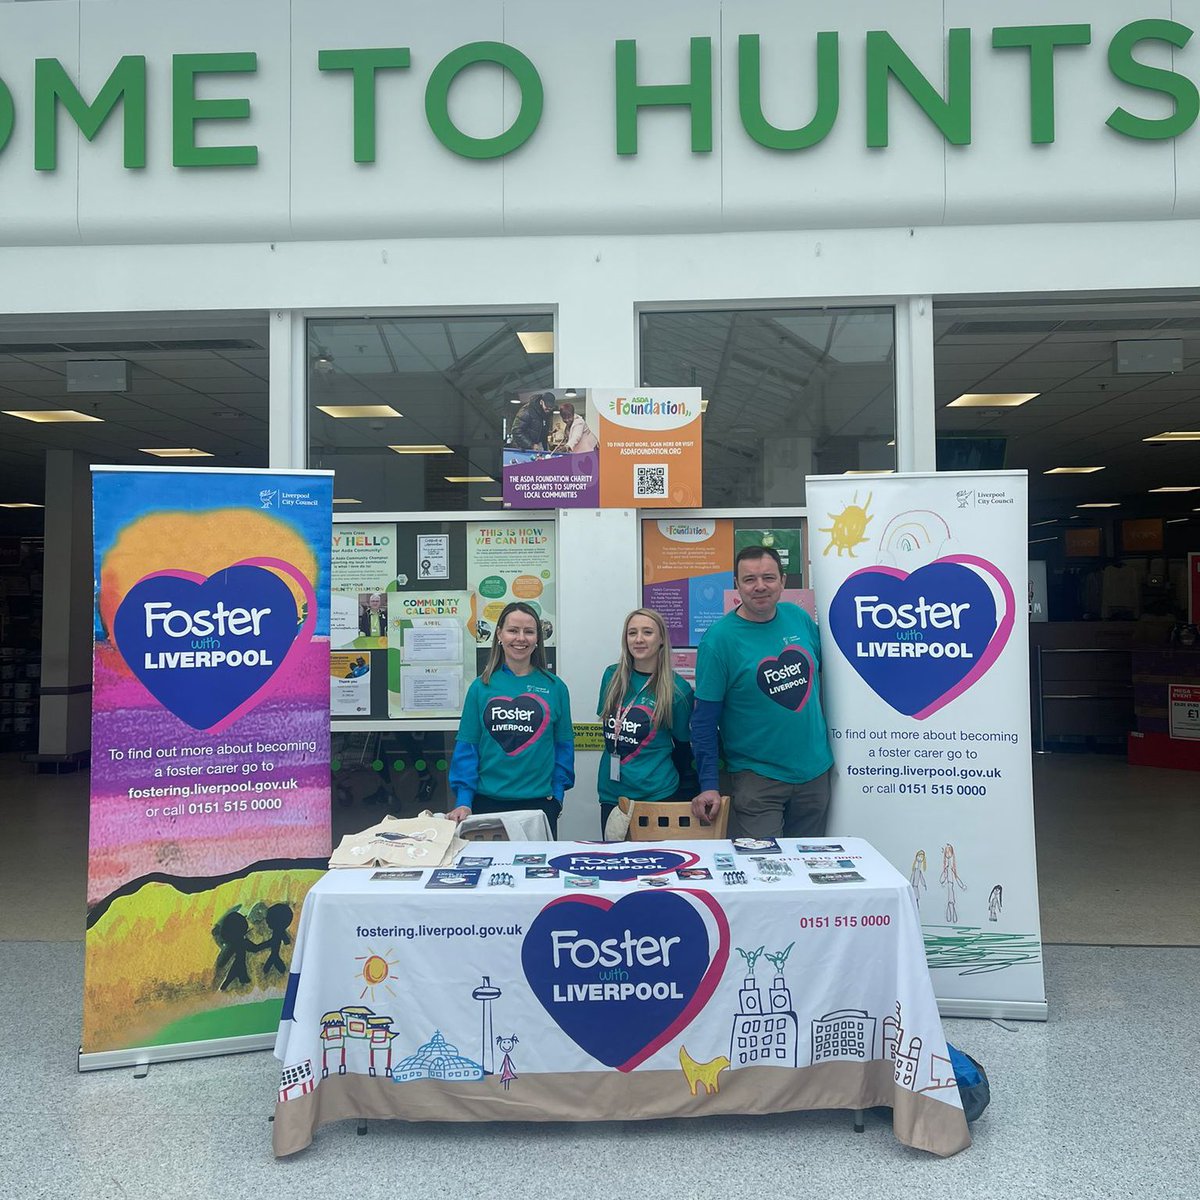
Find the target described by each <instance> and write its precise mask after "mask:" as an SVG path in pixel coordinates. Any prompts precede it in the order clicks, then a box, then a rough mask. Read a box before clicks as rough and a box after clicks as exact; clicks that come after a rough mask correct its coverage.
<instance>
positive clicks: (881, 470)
mask: <svg viewBox="0 0 1200 1200" xmlns="http://www.w3.org/2000/svg"><path fill="white" fill-rule="evenodd" d="M895 473H896V472H895V471H894V470H893V469H892V468H891V467H881V468H879V469H878V470H870V471H843V472H842V474H843V475H894V474H895Z"/></svg>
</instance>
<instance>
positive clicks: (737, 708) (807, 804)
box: [692, 546, 833, 838]
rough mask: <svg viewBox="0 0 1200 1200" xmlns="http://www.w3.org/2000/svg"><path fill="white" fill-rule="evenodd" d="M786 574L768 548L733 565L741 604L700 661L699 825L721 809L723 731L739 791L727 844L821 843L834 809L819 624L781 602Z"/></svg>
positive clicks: (695, 725)
mask: <svg viewBox="0 0 1200 1200" xmlns="http://www.w3.org/2000/svg"><path fill="white" fill-rule="evenodd" d="M783 581H784V576H783V567H782V565H781V563H780V561H779V555H778V554H777V553H776V551H774V550H773V549H771V548H770V547H766V546H747V547H746V548H745V549H744V550H742V551H740V552H739V554H738V556H737V561H736V562H735V563H734V583H735V585H736V587H737V590H738V596H739V597H740V599H741V604H740V605H739V607H738V608H736V609H734V611H733V612H731V613H726V615H725V616H724V617H722V618H721V620H719V621H718V622H717V623H716V624H715V625H713V626H712V627H711V628H710V629H709V630H708V632H707V633H705V635H704V637H703V638H702V639H701V642H700V650H699V654H698V656H697V659H696V708H695V711H694V713H693V715H692V746H693V749H694V750H695V754H696V768H697V771H698V773H699V775H700V787H701V789H702V790H701V792H700V794H699V795H698V796H697V797H696V798H695V800H693V801H692V811H693V812H694V813H695V814H696V815H697V816H698V817H704V818H706V819H707V818H711V817H712V816H713V815H714V814H715V813H716V811H717V808H718V807H719V805H720V799H721V797H720V791H719V790H718V788H719V783H718V764H717V758H718V755H717V730H718V728H719V729H720V734H721V742H722V745H723V747H724V751H725V759H726V762H727V764H728V767H729V771H730V775H731V777H732V781H733V809H732V812H731V814H730V822H729V835H730V837H756V838H761V837H778V836H780V835H781V834H782V835H784V836H787V837H820V836H822V835H823V834H824V832H825V818H826V814H827V812H828V809H829V769H830V767H832V766H833V755H832V754H831V753H830V752H829V735H828V732H827V730H826V728H825V715H824V713H823V712H822V711H821V685H820V667H821V646H820V640H819V637H818V634H817V626H816V622H815V621H813V619H812V618H811V617H810V616H809V615H808V613H806V612H805V611H804V610H803V609H802V608H799V607H797V606H796V605H795V604H789V603H787V602H786V601H781V599H780V597H781V596H782V594H783Z"/></svg>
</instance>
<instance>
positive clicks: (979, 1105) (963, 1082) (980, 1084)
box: [946, 1042, 992, 1125]
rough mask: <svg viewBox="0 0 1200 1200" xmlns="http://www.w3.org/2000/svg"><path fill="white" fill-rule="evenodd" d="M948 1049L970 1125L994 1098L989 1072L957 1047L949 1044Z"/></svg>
mask: <svg viewBox="0 0 1200 1200" xmlns="http://www.w3.org/2000/svg"><path fill="white" fill-rule="evenodd" d="M946 1049H947V1050H948V1051H949V1052H950V1063H951V1065H952V1066H953V1067H954V1078H955V1081H956V1082H957V1083H958V1094H959V1097H960V1098H961V1099H962V1106H963V1115H964V1116H965V1117H966V1118H967V1124H968V1125H969V1124H970V1123H971V1122H972V1121H974V1120H976V1119H977V1118H978V1117H979V1115H980V1114H981V1113H982V1112H983V1110H984V1109H985V1108H987V1106H988V1102H989V1101H990V1100H991V1098H992V1089H991V1088H990V1087H989V1086H988V1077H987V1072H986V1071H985V1070H984V1069H983V1067H981V1066H980V1065H979V1063H977V1062H976V1061H975V1060H974V1059H973V1058H972V1057H971V1056H970V1055H969V1054H964V1053H963V1052H962V1051H961V1050H960V1049H959V1048H958V1047H957V1046H952V1045H950V1043H949V1042H947V1043H946Z"/></svg>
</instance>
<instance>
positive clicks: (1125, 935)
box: [0, 756, 1200, 1200]
mask: <svg viewBox="0 0 1200 1200" xmlns="http://www.w3.org/2000/svg"><path fill="white" fill-rule="evenodd" d="M1036 769H1037V780H1038V803H1037V807H1038V853H1039V874H1040V878H1041V892H1042V907H1043V933H1044V936H1045V939H1046V941H1047V942H1048V943H1051V944H1049V945H1048V946H1047V948H1046V956H1045V957H1046V984H1047V992H1048V999H1049V1004H1050V1013H1051V1017H1050V1020H1049V1022H1047V1023H1046V1024H1014V1025H1013V1026H1012V1027H1011V1028H1004V1027H1002V1026H1001V1025H1000V1024H997V1023H993V1022H986V1021H948V1022H947V1023H946V1030H947V1035H948V1036H949V1037H950V1039H951V1040H952V1041H954V1042H956V1043H957V1044H959V1045H961V1046H963V1047H964V1048H965V1049H968V1050H969V1051H970V1052H971V1053H972V1054H973V1055H974V1056H975V1057H976V1058H977V1059H979V1060H980V1061H981V1062H983V1063H984V1064H985V1066H986V1067H987V1068H988V1070H989V1073H990V1075H991V1080H992V1095H993V1100H992V1106H991V1108H990V1109H989V1110H988V1112H987V1114H986V1115H985V1116H984V1118H983V1119H982V1120H981V1121H980V1122H979V1123H978V1124H977V1125H976V1126H975V1130H974V1132H975V1144H974V1146H973V1147H972V1148H971V1149H970V1150H969V1151H968V1152H967V1153H965V1154H962V1155H959V1156H958V1157H957V1158H954V1159H950V1160H946V1161H942V1160H938V1159H934V1158H931V1157H929V1156H927V1155H924V1154H921V1153H919V1152H917V1151H911V1150H908V1149H905V1148H904V1147H902V1146H900V1145H899V1144H898V1143H896V1142H895V1140H894V1139H893V1138H892V1135H891V1133H890V1130H889V1128H888V1127H887V1125H886V1124H885V1123H884V1122H883V1121H882V1120H880V1119H878V1118H871V1119H870V1120H869V1123H868V1126H867V1131H866V1133H865V1134H864V1135H862V1136H855V1135H854V1134H853V1133H852V1132H851V1131H850V1124H849V1118H848V1116H845V1115H843V1114H836V1113H815V1114H799V1115H789V1116H777V1117H766V1118H746V1119H736V1120H722V1121H721V1122H720V1123H719V1124H718V1123H717V1122H715V1121H712V1120H694V1121H666V1122H649V1123H645V1124H639V1123H632V1122H631V1123H628V1124H625V1125H621V1126H613V1125H603V1126H602V1125H572V1124H557V1125H476V1126H441V1125H423V1126H402V1125H397V1124H387V1125H373V1126H372V1128H371V1132H370V1134H369V1135H368V1136H367V1137H365V1138H360V1137H357V1136H356V1134H355V1130H354V1126H353V1123H344V1124H342V1125H338V1126H334V1127H331V1128H328V1129H326V1130H324V1131H322V1132H321V1133H320V1134H319V1135H318V1138H317V1141H316V1142H315V1144H314V1146H313V1147H312V1148H311V1149H310V1150H308V1151H305V1152H304V1153H302V1154H300V1155H297V1156H296V1157H295V1158H293V1159H289V1160H285V1161H282V1162H276V1161H274V1160H273V1159H272V1158H271V1155H270V1130H269V1125H268V1117H269V1115H270V1112H271V1108H272V1102H273V1098H274V1091H275V1084H276V1080H277V1071H276V1064H275V1061H274V1059H272V1058H271V1057H270V1056H269V1055H268V1054H250V1055H242V1056H235V1057H227V1058H218V1059H207V1060H200V1061H193V1062H184V1063H170V1064H159V1065H156V1066H154V1067H152V1068H151V1070H150V1073H149V1075H148V1076H147V1077H146V1078H144V1079H140V1080H139V1079H135V1078H134V1076H133V1074H132V1072H130V1071H128V1070H117V1071H108V1072H99V1073H95V1074H89V1075H78V1074H77V1073H76V1071H75V1052H76V1048H77V1045H78V1036H79V1026H80V993H81V980H82V970H83V953H82V944H81V942H80V940H79V939H80V938H81V936H82V928H83V896H84V887H83V870H84V843H85V833H86V789H87V777H86V775H73V776H61V777H55V776H45V775H43V776H34V775H29V774H27V773H26V771H27V769H26V768H21V767H20V766H19V765H18V764H16V763H15V762H13V761H12V760H5V759H0V830H2V833H0V1124H2V1127H3V1129H4V1134H5V1136H4V1137H3V1138H0V1197H4V1200H10V1198H11V1200H35V1198H36V1200H43V1198H45V1200H51V1198H52V1197H53V1198H70V1200H74V1198H75V1197H79V1198H80V1200H83V1198H85V1197H86V1198H87V1200H109V1198H113V1200H117V1198H121V1200H125V1198H129V1197H154V1198H155V1200H160V1198H162V1200H172V1198H174V1197H181V1198H182V1197H204V1198H206V1200H207V1198H210V1197H229V1196H239V1195H245V1194H247V1193H249V1194H255V1193H258V1194H271V1195H289V1194H290V1195H307V1194H312V1195H321V1196H323V1197H327V1198H328V1200H336V1198H338V1197H343V1196H344V1197H348V1198H349V1197H353V1198H355V1200H372V1198H374V1197H387V1198H388V1200H393V1198H394V1197H396V1196H412V1197H416V1198H420V1197H426V1196H427V1197H443V1196H445V1197H451V1196H452V1197H463V1196H469V1195H482V1196H486V1197H488V1198H489V1200H493V1198H495V1200H499V1198H503V1197H509V1196H512V1197H524V1196H527V1195H529V1194H530V1193H531V1192H533V1193H535V1194H540V1195H544V1196H547V1197H554V1198H556V1197H559V1196H561V1197H571V1200H587V1198H590V1197H604V1200H609V1198H610V1197H611V1196H613V1195H614V1194H617V1195H621V1196H622V1197H626V1198H629V1200H632V1198H634V1197H659V1196H661V1197H672V1198H686V1197H696V1198H701V1197H710V1196H711V1197H721V1198H722V1200H725V1198H727V1197H729V1196H731V1195H737V1194H739V1193H750V1192H752V1193H753V1194H754V1195H756V1196H758V1197H794V1196H799V1195H804V1194H812V1195H825V1196H832V1197H842V1196H845V1197H854V1198H855V1200H859V1198H861V1200H875V1198H876V1197H878V1198H880V1200H882V1198H883V1197H888V1198H889V1200H891V1198H892V1197H895V1196H897V1195H907V1194H911V1195H914V1196H919V1197H920V1198H921V1200H936V1198H939V1197H947V1198H949V1197H955V1198H956V1200H957V1198H958V1197H965V1196H974V1197H980V1198H982V1200H992V1198H996V1200H1001V1198H1008V1197H1012V1198H1014V1200H1015V1198H1018V1197H1019V1198H1022V1200H1024V1198H1027V1197H1037V1198H1041V1197H1064V1198H1066V1197H1069V1198H1072V1200H1074V1198H1084V1197H1104V1198H1110V1197H1137V1198H1139V1200H1141V1198H1142V1197H1155V1198H1156V1200H1168V1198H1174V1197H1180V1198H1183V1197H1187V1198H1188V1200H1191V1198H1192V1197H1194V1196H1195V1195H1196V1194H1197V1184H1196V1183H1195V1181H1194V1174H1195V1170H1196V1164H1197V1163H1198V1162H1200V1056H1198V1055H1197V1053H1196V1042H1197V1035H1196V1029H1197V1028H1198V1027H1200V986H1198V985H1200V948H1196V947H1197V943H1200V868H1198V867H1197V866H1196V862H1195V860H1196V857H1197V855H1196V851H1197V848H1198V847H1200V837H1198V836H1197V834H1198V833H1200V795H1198V794H1197V793H1198V792H1200V788H1198V786H1197V784H1198V783H1200V781H1198V780H1197V779H1196V777H1195V776H1191V775H1188V774H1186V773H1182V772H1167V771H1156V772H1148V771H1136V770H1132V769H1130V768H1128V767H1127V766H1125V765H1124V763H1122V762H1120V761H1118V760H1114V759H1091V758H1073V757H1072V758H1066V757H1058V756H1055V757H1053V758H1049V759H1039V760H1038V762H1037V765H1036ZM368 815H370V814H368ZM364 823H366V822H364ZM1069 941H1074V942H1080V943H1086V944H1083V945H1057V944H1053V943H1061V942H1069ZM1114 943H1122V944H1114ZM1184 944H1187V945H1186V946H1185V948H1180V946H1181V945H1184Z"/></svg>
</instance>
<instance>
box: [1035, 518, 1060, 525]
mask: <svg viewBox="0 0 1200 1200" xmlns="http://www.w3.org/2000/svg"><path fill="white" fill-rule="evenodd" d="M1057 520H1058V518H1057V517H1051V518H1050V520H1048V521H1033V522H1031V524H1032V525H1033V526H1038V525H1053V524H1054V523H1055V522H1056V521H1057Z"/></svg>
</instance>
